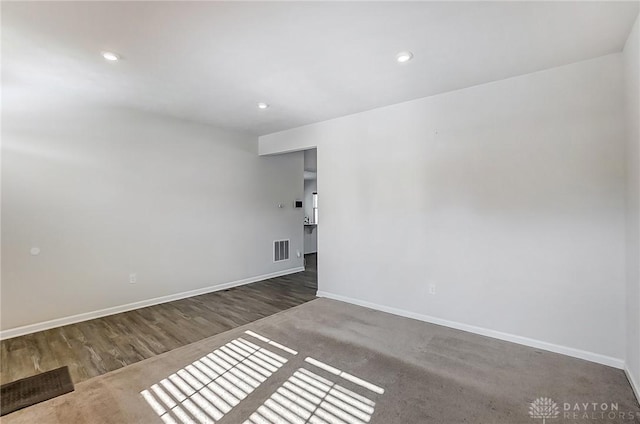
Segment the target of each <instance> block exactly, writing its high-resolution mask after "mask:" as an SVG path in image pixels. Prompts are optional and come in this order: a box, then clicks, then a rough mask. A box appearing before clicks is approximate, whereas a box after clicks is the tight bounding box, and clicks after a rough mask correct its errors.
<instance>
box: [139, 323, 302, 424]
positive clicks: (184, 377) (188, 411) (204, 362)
mask: <svg viewBox="0 0 640 424" xmlns="http://www.w3.org/2000/svg"><path fill="white" fill-rule="evenodd" d="M247 334H248V335H250V336H252V337H256V338H258V339H260V340H262V341H265V342H266V343H268V344H269V345H272V346H274V347H277V348H278V349H280V350H282V351H284V352H287V353H289V354H292V355H295V354H297V352H295V351H294V350H293V349H290V348H288V347H286V346H283V345H281V344H279V343H276V342H273V341H271V340H269V339H267V338H266V337H263V336H260V335H259V334H256V333H253V332H251V333H249V332H247ZM263 339H264V340H263ZM287 361H288V359H287V358H285V357H283V356H281V355H279V354H277V353H274V352H272V351H271V350H268V349H265V348H263V347H260V346H258V345H256V344H254V343H252V342H250V341H248V340H246V339H244V338H242V337H239V338H237V339H235V340H232V341H230V342H229V343H227V344H225V345H224V346H222V347H220V348H218V349H216V350H214V351H213V352H211V353H209V354H208V355H206V356H203V357H202V358H200V359H198V360H196V361H194V362H192V363H191V364H190V365H187V366H186V367H184V368H182V369H181V370H179V371H177V372H176V373H174V374H171V375H170V376H168V377H167V378H165V379H163V380H161V381H160V382H158V383H157V384H154V385H153V386H151V387H150V388H149V389H146V390H143V391H142V392H140V394H141V395H142V397H143V398H144V399H145V400H146V402H147V403H148V404H149V406H150V407H151V408H152V409H153V410H154V411H155V413H156V414H157V415H158V416H159V417H160V418H161V419H162V421H163V422H164V423H167V424H196V423H200V424H208V423H215V422H217V421H219V420H220V419H221V418H222V417H224V416H225V415H226V414H228V413H229V411H231V409H232V408H233V407H235V406H236V405H237V404H238V403H240V402H241V401H242V400H243V399H245V398H246V397H247V396H248V395H249V394H251V393H252V392H253V391H254V390H255V389H256V388H257V387H258V386H260V385H261V384H262V383H263V382H264V381H265V380H266V379H267V378H269V377H270V376H271V375H272V374H273V373H275V372H276V371H278V370H279V369H280V368H281V367H282V366H283V365H284V364H285V363H287Z"/></svg>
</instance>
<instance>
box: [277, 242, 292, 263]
mask: <svg viewBox="0 0 640 424" xmlns="http://www.w3.org/2000/svg"><path fill="white" fill-rule="evenodd" d="M288 259H289V240H276V241H274V242H273V262H280V261H286V260H288Z"/></svg>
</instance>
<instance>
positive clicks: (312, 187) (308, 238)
mask: <svg viewBox="0 0 640 424" xmlns="http://www.w3.org/2000/svg"><path fill="white" fill-rule="evenodd" d="M317 190H318V187H317V185H316V180H304V201H303V204H304V215H305V216H308V217H309V222H313V193H314V192H316V191H317ZM307 228H311V227H307ZM317 251H318V229H317V228H313V231H311V232H309V230H308V229H305V232H304V253H305V254H307V253H315V252H317Z"/></svg>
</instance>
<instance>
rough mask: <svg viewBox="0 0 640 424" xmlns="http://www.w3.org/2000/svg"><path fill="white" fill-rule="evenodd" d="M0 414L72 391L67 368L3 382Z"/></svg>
mask: <svg viewBox="0 0 640 424" xmlns="http://www.w3.org/2000/svg"><path fill="white" fill-rule="evenodd" d="M0 390H1V392H2V393H1V394H0V416H2V415H7V414H9V413H11V412H13V411H17V410H18V409H22V408H26V407H27V406H31V405H35V404H36V403H39V402H43V401H45V400H48V399H51V398H54V397H56V396H60V395H63V394H65V393H69V392H72V391H73V382H72V381H71V376H70V375H69V368H68V367H62V368H58V369H55V370H52V371H47V372H43V373H42V374H38V375H34V376H32V377H27V378H23V379H21V380H17V381H13V382H11V383H7V384H3V385H2V387H1V388H0Z"/></svg>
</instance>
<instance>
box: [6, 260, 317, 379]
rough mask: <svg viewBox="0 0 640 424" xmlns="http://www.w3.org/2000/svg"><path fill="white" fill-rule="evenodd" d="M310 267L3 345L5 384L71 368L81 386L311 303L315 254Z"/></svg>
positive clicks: (45, 332)
mask: <svg viewBox="0 0 640 424" xmlns="http://www.w3.org/2000/svg"><path fill="white" fill-rule="evenodd" d="M305 262H306V270H305V271H304V272H299V273H296V274H291V275H287V276H283V277H277V278H272V279H270V280H265V281H261V282H258V283H253V284H248V285H245V286H241V287H235V288H232V289H228V290H223V291H219V292H214V293H209V294H205V295H201V296H195V297H190V298H188V299H182V300H177V301H174V302H168V303H163V304H160V305H155V306H150V307H147V308H142V309H136V310H134V311H130V312H124V313H121V314H116V315H110V316H107V317H104V318H98V319H94V320H90V321H85V322H81V323H78V324H72V325H66V326H64V327H58V328H54V329H51V330H46V331H40V332H38V333H34V334H29V335H26V336H21V337H15V338H12V339H8V340H2V341H1V342H0V345H1V349H2V356H1V360H0V362H1V364H0V382H1V383H3V384H4V383H7V382H10V381H14V380H17V379H20V378H23V377H27V376H30V375H34V374H38V373H40V372H43V371H48V370H51V369H54V368H58V367H61V366H64V365H67V366H69V370H70V372H71V377H72V378H73V381H74V383H79V382H80V381H83V380H86V379H88V378H91V377H95V376H97V375H101V374H104V373H107V372H109V371H113V370H115V369H118V368H121V367H124V366H126V365H130V364H133V363H135V362H138V361H141V360H143V359H146V358H150V357H152V356H155V355H158V354H160V353H164V352H167V351H169V350H172V349H175V348H177V347H180V346H184V345H186V344H189V343H193V342H196V341H198V340H202V339H204V338H206V337H210V336H213V335H216V334H219V333H222V332H224V331H227V330H229V329H232V328H235V327H239V326H241V325H244V324H247V323H250V322H252V321H255V320H258V319H260V318H264V317H266V316H269V315H273V314H275V313H276V312H280V311H283V310H285V309H289V308H291V307H293V306H296V305H300V304H302V303H304V302H308V301H309V300H312V299H314V298H315V294H316V290H317V271H316V269H317V268H316V263H317V262H316V255H315V254H313V255H306V257H305Z"/></svg>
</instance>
